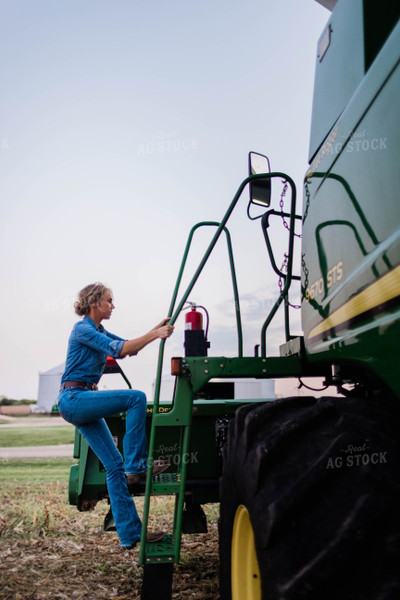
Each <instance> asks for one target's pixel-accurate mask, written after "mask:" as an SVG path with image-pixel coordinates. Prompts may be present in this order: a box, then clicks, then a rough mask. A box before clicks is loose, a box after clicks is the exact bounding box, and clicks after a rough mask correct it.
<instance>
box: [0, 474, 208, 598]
mask: <svg viewBox="0 0 400 600" xmlns="http://www.w3.org/2000/svg"><path fill="white" fill-rule="evenodd" d="M0 500H1V505H0V572H1V585H0V599H1V600H56V599H59V600H75V599H76V600H81V599H82V600H101V599H102V598H103V599H106V598H107V599H108V598H113V599H115V600H128V599H129V600H139V599H140V591H141V579H142V569H141V567H139V566H138V564H137V560H138V554H139V550H138V548H135V549H134V550H131V551H129V552H126V551H125V552H124V551H122V550H121V548H120V545H119V541H118V538H117V535H116V533H113V532H111V533H110V532H104V531H103V528H102V524H103V519H104V515H105V513H106V512H107V510H108V506H107V503H106V502H105V501H102V502H101V503H99V504H98V505H97V507H96V509H95V510H94V511H92V512H84V513H79V512H78V511H77V510H76V508H75V507H72V506H69V505H68V503H67V500H66V488H65V486H61V485H60V484H57V485H52V484H51V485H50V486H46V487H45V486H43V487H42V488H41V489H39V490H36V491H33V490H32V486H31V484H29V485H19V486H8V487H7V489H2V492H1V496H0ZM135 502H136V504H137V507H138V511H139V514H140V512H141V506H142V499H141V498H138V499H135ZM171 508H172V504H171V501H170V499H168V498H167V499H165V500H161V501H160V502H159V505H158V506H157V507H156V510H155V513H156V516H155V521H154V522H153V524H152V525H153V527H154V528H163V529H166V530H167V529H168V527H169V524H170V519H171ZM206 511H207V516H208V529H209V531H208V533H206V534H196V535H184V536H183V543H182V553H181V563H180V564H179V565H178V566H176V567H175V570H174V580H173V593H172V598H173V599H176V600H187V599H189V598H190V599H192V600H218V598H219V593H218V536H217V518H218V515H217V511H216V508H215V506H214V507H211V508H209V509H207V508H206Z"/></svg>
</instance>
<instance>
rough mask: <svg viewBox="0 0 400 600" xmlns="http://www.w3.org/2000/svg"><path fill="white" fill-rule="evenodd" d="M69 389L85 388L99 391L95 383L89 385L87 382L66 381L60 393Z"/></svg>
mask: <svg viewBox="0 0 400 600" xmlns="http://www.w3.org/2000/svg"><path fill="white" fill-rule="evenodd" d="M67 387H84V388H87V389H88V390H94V391H96V390H97V389H98V387H97V385H96V384H95V383H87V382H85V381H65V382H64V383H63V384H62V386H61V387H60V392H61V391H62V390H63V389H65V388H67Z"/></svg>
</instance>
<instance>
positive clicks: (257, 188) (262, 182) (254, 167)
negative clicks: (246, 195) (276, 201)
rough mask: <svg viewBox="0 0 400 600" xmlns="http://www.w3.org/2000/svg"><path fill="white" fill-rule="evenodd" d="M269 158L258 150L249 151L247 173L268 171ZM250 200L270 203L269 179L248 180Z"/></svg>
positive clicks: (269, 170)
mask: <svg viewBox="0 0 400 600" xmlns="http://www.w3.org/2000/svg"><path fill="white" fill-rule="evenodd" d="M270 172H271V167H270V164H269V160H268V158H267V157H266V156H264V155H263V154H258V152H249V175H261V174H262V173H270ZM250 202H252V203H253V204H258V205H259V206H265V207H268V206H269V205H270V204H271V179H258V180H257V181H251V182H250Z"/></svg>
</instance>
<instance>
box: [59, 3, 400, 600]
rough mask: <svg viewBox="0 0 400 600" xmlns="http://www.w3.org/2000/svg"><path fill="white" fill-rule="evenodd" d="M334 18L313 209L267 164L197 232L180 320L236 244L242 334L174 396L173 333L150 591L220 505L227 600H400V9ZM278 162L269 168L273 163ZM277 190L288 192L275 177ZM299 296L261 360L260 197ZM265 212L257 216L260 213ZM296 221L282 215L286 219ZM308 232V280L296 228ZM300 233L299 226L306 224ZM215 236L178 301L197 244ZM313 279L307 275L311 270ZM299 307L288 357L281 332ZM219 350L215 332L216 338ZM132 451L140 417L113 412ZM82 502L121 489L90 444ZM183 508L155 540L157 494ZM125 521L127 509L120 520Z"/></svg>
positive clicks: (177, 363)
mask: <svg viewBox="0 0 400 600" xmlns="http://www.w3.org/2000/svg"><path fill="white" fill-rule="evenodd" d="M321 3H322V4H324V5H325V6H327V8H330V9H333V10H332V14H331V16H330V18H329V21H328V23H327V26H326V28H325V29H324V31H323V32H322V35H321V38H320V40H319V42H318V48H317V66H316V77H315V91H314V103H313V113H312V129H311V138H310V154H309V169H308V171H307V173H306V175H305V179H304V200H303V214H302V215H299V214H298V213H297V211H296V188H295V185H294V182H293V181H292V179H291V178H290V177H289V176H288V175H286V174H284V173H281V172H272V173H271V172H269V168H268V166H269V163H268V161H267V159H265V161H264V163H263V161H262V159H263V157H261V156H260V155H254V154H251V156H250V175H249V177H248V178H247V179H246V180H245V181H243V182H242V183H241V185H240V186H239V189H238V191H237V193H236V195H235V197H234V198H233V200H232V202H231V204H230V205H229V207H228V210H227V212H226V214H225V216H224V217H223V219H222V221H221V222H220V223H214V222H204V223H199V224H197V225H195V226H194V227H193V229H192V230H191V232H190V234H189V238H188V244H187V247H186V249H185V253H184V256H183V260H182V264H181V267H180V270H179V274H178V279H177V282H176V286H175V289H174V292H173V297H172V300H171V304H170V309H169V315H170V316H171V324H174V323H175V321H176V319H177V318H178V316H179V315H180V314H181V312H182V310H183V308H184V306H185V303H186V302H187V301H188V298H189V296H190V294H191V292H192V290H193V288H194V286H195V285H196V282H197V280H198V278H199V277H200V276H201V274H202V271H203V268H204V266H205V264H206V262H207V260H208V258H209V256H210V254H211V253H212V251H213V249H214V247H215V245H216V244H217V242H218V241H219V240H220V238H225V239H226V242H227V248H228V255H229V261H230V268H231V275H232V284H233V295H234V303H235V311H236V324H237V340H238V343H237V355H236V356H232V357H229V358H227V357H224V356H211V355H210V356H206V355H205V354H207V350H206V348H207V344H206V343H202V344H201V347H202V348H203V351H202V353H200V354H204V355H198V353H197V352H196V353H193V354H194V355H193V354H192V355H190V352H189V353H188V352H186V356H185V357H179V358H176V359H173V361H172V362H173V365H172V374H173V375H174V376H175V378H176V386H175V392H174V395H173V398H171V400H170V401H169V402H167V403H165V402H160V388H161V373H162V366H163V356H164V346H165V340H163V341H161V343H160V352H159V359H158V368H157V376H156V388H155V395H154V401H153V402H151V403H150V404H149V409H148V422H147V427H148V440H149V456H150V457H151V458H152V459H157V458H165V457H166V456H168V458H169V459H170V462H171V469H170V470H169V471H168V472H166V473H163V474H161V475H159V476H157V477H154V478H153V477H152V461H150V463H149V471H148V476H147V480H146V483H145V484H140V485H139V487H138V488H137V489H136V490H134V493H135V494H143V495H144V497H145V501H144V514H143V534H142V540H141V546H140V558H139V561H140V564H141V565H142V566H143V572H144V577H143V590H142V598H143V599H156V600H163V599H165V600H168V599H169V598H171V589H172V587H171V586H172V577H173V565H174V563H177V562H178V561H179V557H180V543H181V535H182V533H194V532H203V531H205V530H206V527H207V525H206V522H205V516H204V513H203V511H202V509H201V505H202V504H205V503H207V502H220V525H219V535H220V593H221V598H222V600H261V599H263V600H300V599H304V600H317V599H318V600H320V599H321V598H323V599H324V600H337V599H338V598H340V600H377V599H378V598H379V599H382V600H383V599H386V600H392V599H393V600H395V599H396V600H397V598H399V597H400V579H399V570H398V560H399V555H400V522H399V521H400V518H399V510H398V507H399V501H400V481H399V472H400V456H399V447H398V442H397V439H398V429H399V425H400V419H399V410H400V403H399V400H400V383H399V380H398V377H397V368H398V364H399V358H398V357H399V353H398V349H397V341H398V339H399V336H400V203H399V199H398V190H399V189H400V169H399V165H398V162H399V157H400V131H399V127H398V125H399V121H400V103H399V97H400V23H399V12H400V11H399V3H398V2H397V1H394V0H393V1H389V0H387V1H386V2H384V3H383V4H382V3H381V4H380V5H378V4H377V3H376V2H375V1H374V0H339V1H338V2H336V1H335V0H321ZM260 161H261V164H264V165H265V167H261V169H260V168H259V166H256V162H257V163H258V164H259V163H260ZM282 180H283V181H284V182H286V184H287V187H288V190H289V191H290V195H291V200H290V202H291V203H290V206H289V207H287V208H285V209H283V208H282V207H279V209H278V207H277V208H276V209H275V208H273V206H274V200H272V201H271V198H272V196H271V181H274V182H279V181H282ZM274 185H275V183H274ZM248 188H251V192H250V194H251V202H250V205H249V206H250V208H253V209H254V206H253V204H256V205H257V206H258V210H259V211H260V207H261V213H260V216H259V222H260V223H261V228H262V235H263V236H264V238H265V242H266V246H267V250H268V254H269V257H270V261H271V264H272V267H273V269H274V270H275V271H276V273H277V275H278V276H279V277H280V279H281V282H282V285H281V291H280V294H279V295H278V297H277V299H276V302H275V304H274V306H273V308H272V310H271V311H270V313H269V314H266V315H265V322H264V325H263V327H262V329H261V332H260V343H259V345H258V347H257V348H256V351H255V355H254V356H244V354H243V342H242V323H241V314H240V297H239V293H238V287H237V283H236V274H235V265H234V261H233V252H232V247H231V240H230V235H229V230H228V223H229V218H230V216H231V214H232V212H233V211H234V210H235V209H237V205H238V202H239V199H240V198H241V196H242V194H243V191H244V190H245V189H248ZM248 214H249V216H250V213H248ZM274 216H279V217H283V218H284V220H285V222H286V223H287V224H288V227H287V229H286V231H287V249H286V252H285V265H286V267H285V269H283V267H281V268H280V269H279V268H278V267H277V260H276V258H275V256H274V250H273V247H272V246H273V245H272V243H271V240H270V237H269V225H270V223H269V220H270V218H271V219H272V218H273V217H274ZM278 220H279V221H280V223H282V219H281V218H279V219H278ZM300 222H301V224H302V250H301V276H300V275H296V274H295V273H296V272H297V271H296V270H295V269H294V268H293V267H294V261H296V260H300V259H299V258H296V257H295V256H294V235H295V230H298V228H299V224H300ZM296 224H297V225H296ZM201 227H211V228H214V230H215V235H214V237H213V239H212V241H211V243H210V245H209V247H208V249H207V251H206V253H205V255H204V257H203V259H202V261H201V263H200V265H199V267H198V269H197V270H196V272H195V273H194V275H193V277H192V279H191V281H190V283H189V286H188V287H187V289H186V291H185V292H184V293H183V295H182V297H181V299H180V300H179V302H178V300H177V299H178V295H179V288H180V283H181V279H182V275H183V273H184V271H185V268H186V260H187V256H188V254H189V251H190V248H191V244H192V240H193V237H194V235H195V233H196V231H197V230H198V229H199V228H201ZM298 271H299V270H298ZM296 281H297V282H298V283H299V284H300V286H301V315H302V329H303V333H304V335H303V336H301V337H294V336H293V335H292V333H291V327H290V314H291V309H290V301H289V293H290V290H291V285H292V283H293V282H296ZM279 310H281V311H283V315H284V330H283V331H282V344H281V347H280V353H279V356H269V355H267V351H266V338H267V333H268V328H269V326H270V324H271V322H272V321H273V320H274V318H275V315H276V314H277V312H278V311H279ZM203 341H204V340H203ZM293 377H295V378H302V377H315V378H319V379H320V378H321V377H322V378H323V381H324V384H325V386H326V388H327V389H328V390H331V392H330V395H329V396H327V395H325V396H321V397H318V396H316V395H314V394H313V393H310V395H308V396H296V397H289V398H280V399H275V398H274V397H270V398H251V397H249V398H248V399H245V400H243V399H241V400H237V399H235V396H234V394H233V393H232V387H230V384H229V382H231V381H232V380H237V379H241V380H264V379H274V380H275V379H285V378H293ZM108 422H109V426H110V429H111V431H112V433H113V435H114V436H115V439H116V443H117V444H118V447H119V448H120V449H121V450H122V437H123V434H124V430H125V428H124V415H115V416H114V417H112V418H110V419H109V420H108ZM74 456H75V457H76V458H78V459H79V463H78V464H77V465H74V466H73V467H72V469H71V477H70V502H71V503H72V504H75V505H77V506H78V508H79V509H80V510H87V509H89V508H92V507H93V506H94V505H95V503H96V502H97V501H98V500H100V499H102V498H106V497H107V490H106V485H105V473H104V470H103V469H102V465H101V464H100V463H99V461H98V460H97V458H96V457H95V456H94V455H93V453H92V452H91V450H90V449H89V448H88V446H87V444H86V442H85V441H84V440H83V439H81V438H80V437H79V435H77V438H76V442H75V450H74ZM160 494H162V495H163V494H168V495H171V496H173V497H174V498H175V510H174V515H173V522H172V524H171V530H170V531H169V532H168V533H167V535H166V536H165V538H164V539H163V540H162V541H161V542H160V543H157V544H148V543H146V541H145V540H146V530H147V524H148V521H149V517H150V515H151V502H150V501H151V498H152V497H153V496H154V495H160ZM105 528H106V529H112V528H113V519H112V514H111V513H109V514H108V515H107V518H106V522H105Z"/></svg>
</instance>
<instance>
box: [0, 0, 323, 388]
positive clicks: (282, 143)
mask: <svg viewBox="0 0 400 600" xmlns="http://www.w3.org/2000/svg"><path fill="white" fill-rule="evenodd" d="M328 18H329V12H328V11H327V10H326V9H324V8H323V7H322V6H320V5H319V4H317V3H316V2H315V1H313V0H302V1H299V0H280V1H279V2H277V1H272V0H246V2H244V1H243V0H241V1H239V0H230V1H229V2H228V1H227V0H213V1H211V0H201V1H200V0H57V1H55V0H29V1H28V0H0V27H1V32H0V54H1V56H2V61H1V64H0V81H1V94H0V202H1V209H0V210H1V220H0V227H1V232H0V244H1V256H2V261H1V264H2V275H1V282H2V294H1V300H0V311H1V312H0V314H1V323H0V332H1V350H0V351H1V362H0V364H1V372H0V395H1V394H4V395H6V396H9V397H12V398H31V399H34V398H36V397H37V390H38V375H39V372H41V371H47V370H48V369H50V368H52V367H54V366H56V365H58V364H59V363H62V362H63V361H64V359H65V353H66V347H67V340H68V336H69V333H70V330H71V328H72V326H73V324H74V322H75V321H76V319H77V317H76V316H75V314H74V311H73V302H74V300H75V297H76V292H77V291H78V290H79V289H81V288H82V287H83V286H85V285H86V284H88V283H91V282H93V281H97V280H99V281H103V282H105V283H106V284H107V285H109V286H110V287H111V288H112V290H113V292H114V297H115V305H116V310H115V312H114V315H113V317H112V319H111V320H110V321H109V322H108V323H105V326H106V328H107V329H109V330H110V331H113V332H114V333H116V334H118V335H120V336H121V337H124V338H132V337H137V336H139V335H141V334H143V333H145V332H146V331H147V330H149V329H150V328H152V327H153V326H154V325H155V324H156V323H157V322H159V321H160V320H161V319H162V318H163V317H164V316H166V314H167V311H168V307H169V304H170V299H171V296H172V292H173V289H174V284H175V280H176V277H177V274H178V269H179V264H180V260H181V257H182V253H183V249H184V246H185V243H186V239H187V235H188V232H189V229H190V227H191V226H192V225H194V223H196V222H197V221H201V220H220V219H221V218H222V217H223V215H224V213H225V210H226V208H227V206H228V204H229V202H230V201H231V199H232V197H233V195H234V193H235V192H236V189H237V188H238V186H239V184H240V182H241V181H242V180H243V179H244V178H245V177H246V176H247V154H248V151H249V150H255V151H258V152H263V153H266V154H268V155H269V157H270V161H271V167H272V170H275V171H283V172H287V173H288V174H289V175H291V176H292V177H293V179H294V180H295V182H296V184H297V186H298V189H299V197H300V203H301V196H302V191H301V188H302V178H303V175H304V173H305V171H306V169H307V159H308V143H309V126H310V117H311V107H312V90H313V76H314V68H315V54H316V44H317V40H318V38H319V36H320V34H321V32H322V30H323V27H324V25H325V23H326V21H327V20H328ZM280 191H281V187H280V184H279V183H276V184H275V183H274V201H275V202H276V203H277V204H278V203H279V195H280ZM246 209H247V192H246V197H245V198H244V199H243V200H242V202H241V203H240V205H239V206H238V208H237V211H236V212H235V213H234V216H233V218H232V223H231V225H230V227H231V233H232V238H233V244H234V253H235V258H236V260H237V269H238V284H239V291H240V292H241V294H242V295H243V304H242V308H243V321H244V331H245V348H246V352H247V353H249V354H251V353H252V348H253V346H254V344H256V343H258V342H259V339H258V330H259V327H260V323H262V322H263V320H264V318H265V316H266V312H267V310H268V308H269V307H270V306H271V303H272V298H273V297H275V296H276V294H277V293H278V291H279V288H278V282H277V278H276V277H275V276H273V275H272V274H271V272H270V271H269V270H268V269H267V258H266V251H265V244H264V242H263V239H262V234H261V230H260V223H259V221H254V222H250V221H249V220H248V219H247V216H246ZM299 210H301V206H300V207H299ZM209 235H210V233H209V232H207V233H205V232H204V233H203V232H201V233H200V234H199V235H198V236H197V237H196V241H195V245H194V249H193V260H189V264H190V266H193V268H194V266H195V263H196V260H197V259H198V258H199V257H200V255H201V250H202V249H203V248H204V247H205V244H206V243H207V239H208V237H209ZM276 237H277V243H278V244H279V239H280V238H281V237H282V233H281V232H280V233H277V234H276ZM191 299H192V300H194V301H197V302H199V303H200V304H202V305H204V306H206V307H207V309H208V310H209V312H210V335H209V337H210V341H211V350H210V354H217V355H219V354H230V355H232V354H234V353H235V349H236V346H235V344H236V340H235V332H234V314H233V305H232V292H231V284H230V279H229V274H228V268H227V260H226V253H225V248H224V247H221V249H218V250H217V252H216V254H215V257H213V259H212V261H210V266H207V268H206V271H205V273H204V278H203V279H202V280H201V281H200V283H199V286H198V288H196V289H195V290H194V292H193V294H192V296H191ZM279 330H280V326H279V325H278V324H276V325H275V327H274V328H273V330H271V336H270V341H271V344H270V348H271V350H273V347H274V345H276V344H277V343H278V342H279V341H281V340H278V337H277V336H278V334H279ZM182 344H183V318H180V319H179V320H178V322H177V327H176V332H175V334H174V336H173V338H171V339H170V340H169V341H168V342H167V345H166V346H167V356H169V355H182V353H183V348H182ZM157 352H158V343H156V344H154V345H153V346H152V347H149V348H147V349H145V350H143V351H142V353H141V354H140V355H139V356H138V357H136V358H131V359H125V360H124V361H123V362H122V367H123V368H124V370H125V371H126V373H127V375H128V377H129V378H130V379H131V381H132V384H133V386H134V387H137V388H139V389H143V390H144V391H146V392H147V393H148V394H149V395H150V394H151V389H152V383H153V380H154V376H155V372H156V359H157ZM167 371H168V366H167ZM122 385H123V382H122Z"/></svg>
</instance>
